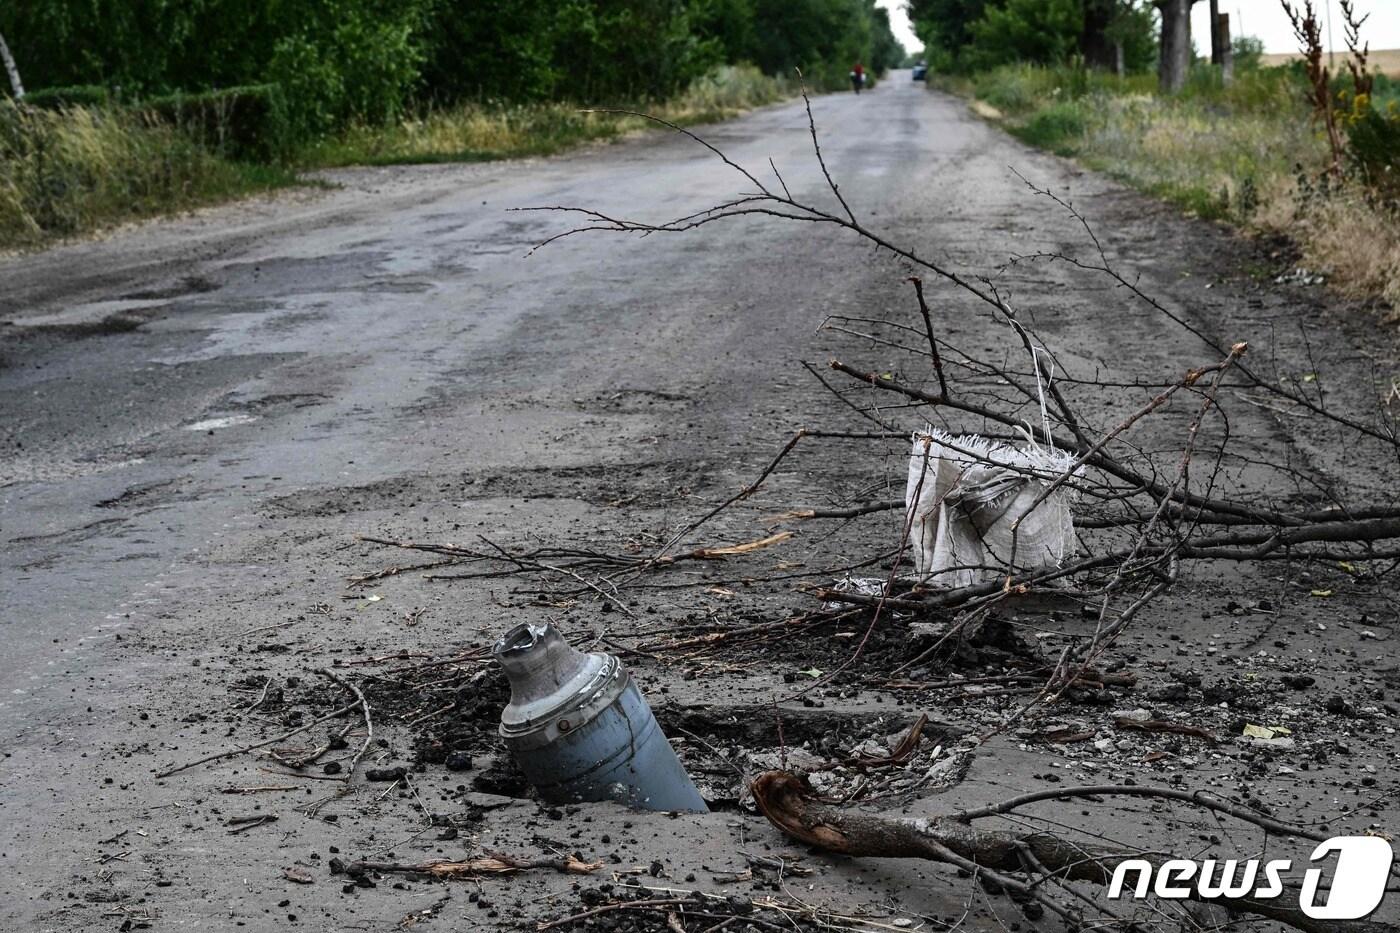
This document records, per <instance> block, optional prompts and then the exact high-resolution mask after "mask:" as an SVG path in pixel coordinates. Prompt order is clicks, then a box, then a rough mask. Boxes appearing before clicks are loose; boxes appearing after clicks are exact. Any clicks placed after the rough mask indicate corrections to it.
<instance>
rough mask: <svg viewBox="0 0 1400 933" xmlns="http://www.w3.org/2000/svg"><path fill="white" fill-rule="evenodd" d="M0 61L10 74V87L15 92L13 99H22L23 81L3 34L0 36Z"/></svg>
mask: <svg viewBox="0 0 1400 933" xmlns="http://www.w3.org/2000/svg"><path fill="white" fill-rule="evenodd" d="M0 62H3V63H4V65H5V72H6V74H8V75H9V76H10V88H11V89H12V90H13V91H14V92H15V100H24V83H23V82H22V81H20V79H19V69H18V68H16V67H15V59H14V56H13V55H11V54H10V47H9V46H8V45H6V44H5V37H4V36H0Z"/></svg>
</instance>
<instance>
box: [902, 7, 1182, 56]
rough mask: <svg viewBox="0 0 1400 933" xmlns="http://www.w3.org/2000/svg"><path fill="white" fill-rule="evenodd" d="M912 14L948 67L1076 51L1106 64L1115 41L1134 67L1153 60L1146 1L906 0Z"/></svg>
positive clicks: (924, 37)
mask: <svg viewBox="0 0 1400 933" xmlns="http://www.w3.org/2000/svg"><path fill="white" fill-rule="evenodd" d="M1091 7H1092V13H1093V15H1092V16H1091V17H1088V16H1086V13H1088V12H1090V10H1091ZM909 15H910V17H911V19H912V20H913V22H914V28H915V31H916V32H917V33H918V35H919V38H920V39H922V40H923V41H924V43H925V45H926V46H927V51H928V55H929V63H930V64H931V65H932V66H933V67H934V70H935V71H940V72H945V73H946V72H963V73H966V72H969V71H973V70H978V69H985V68H992V67H995V66H997V65H1001V64H1006V63H1010V62H1028V63H1035V64H1043V65H1060V64H1066V63H1069V62H1070V61H1071V60H1073V59H1075V58H1076V57H1084V58H1087V59H1088V60H1089V61H1091V62H1101V61H1102V56H1103V55H1104V52H1105V50H1106V51H1107V52H1109V53H1111V52H1112V50H1113V48H1114V46H1121V48H1122V51H1123V63H1124V67H1125V68H1126V70H1128V71H1129V72H1138V71H1146V70H1148V69H1150V68H1151V67H1153V65H1154V64H1155V61H1156V22H1155V19H1154V16H1155V14H1154V12H1153V7H1152V5H1151V3H1150V2H1148V0H909ZM1086 23H1088V24H1090V26H1088V27H1086ZM1090 27H1092V28H1090ZM1096 32H1097V33H1098V34H1095V33H1096ZM1108 57H1109V58H1110V59H1111V58H1113V56H1112V55H1111V54H1110V55H1109V56H1108ZM1110 64H1111V62H1110Z"/></svg>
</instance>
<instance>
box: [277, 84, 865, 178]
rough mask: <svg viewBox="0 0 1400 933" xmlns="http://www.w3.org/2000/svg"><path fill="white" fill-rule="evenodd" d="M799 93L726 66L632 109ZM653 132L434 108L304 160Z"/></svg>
mask: <svg viewBox="0 0 1400 933" xmlns="http://www.w3.org/2000/svg"><path fill="white" fill-rule="evenodd" d="M846 86H848V87H849V85H846ZM796 87H797V84H796V82H795V81H788V80H779V79H776V78H771V77H768V76H767V75H765V74H763V73H762V72H760V71H759V70H758V69H757V68H755V67H754V66H752V65H727V66H723V67H721V68H717V69H715V70H713V71H711V72H710V73H709V74H707V75H706V76H705V77H703V78H701V79H700V80H698V81H695V82H693V83H692V84H691V86H690V87H689V88H688V89H687V90H686V91H684V92H682V93H681V94H678V95H677V96H675V97H674V98H671V99H669V100H665V101H661V102H659V103H645V102H642V103H638V104H636V105H635V107H636V109H638V110H641V111H645V112H646V113H649V114H651V115H653V116H656V117H660V118H662V119H664V120H669V121H670V122H672V123H677V124H680V125H685V124H691V123H700V122H705V121H709V120H718V119H722V118H725V117H729V116H733V115H734V114H736V113H739V112H741V111H743V110H746V109H748V108H750V107H757V106H761V105H763V104H768V103H772V102H774V101H777V100H781V99H783V98H785V97H788V96H791V95H792V94H794V93H796ZM654 127H655V124H654V123H651V122H650V121H647V120H644V119H642V118H641V117H633V116H627V115H624V114H611V113H601V112H581V111H580V110H579V108H578V106H577V105H574V104H559V103H542V104H506V103H503V102H501V101H489V102H485V103H480V104H459V105H457V106H455V107H444V108H440V109H434V110H430V111H428V112H426V113H424V114H422V115H421V116H419V117H416V118H410V119H404V120H400V121H398V122H397V123H395V124H393V125H390V126H383V127H376V126H370V125H367V124H355V125H352V126H350V127H348V128H347V129H345V130H343V131H341V132H339V133H337V134H336V135H334V136H332V137H328V138H325V139H322V140H320V141H318V142H316V143H313V144H312V145H311V146H309V147H308V148H306V149H305V150H304V151H303V152H302V153H301V156H302V158H303V159H304V160H305V161H307V162H310V163H312V164H317V165H352V164H362V163H393V162H438V161H458V160H477V159H493V158H502V157H507V156H528V155H547V154H550V153H553V152H558V151H560V150H562V149H564V148H566V147H567V146H570V145H574V144H576V143H579V142H583V141H586V140H592V139H610V138H613V137H616V136H619V135H621V134H623V133H628V132H632V131H636V130H642V129H648V128H654Z"/></svg>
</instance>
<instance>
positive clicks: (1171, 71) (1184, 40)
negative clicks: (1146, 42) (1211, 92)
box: [1157, 0, 1193, 94]
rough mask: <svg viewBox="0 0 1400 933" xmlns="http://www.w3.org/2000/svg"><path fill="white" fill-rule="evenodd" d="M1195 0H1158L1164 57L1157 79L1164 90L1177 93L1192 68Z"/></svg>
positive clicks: (1162, 53)
mask: <svg viewBox="0 0 1400 933" xmlns="http://www.w3.org/2000/svg"><path fill="white" fill-rule="evenodd" d="M1192 2H1193V0H1159V2H1158V4H1157V7H1158V9H1160V10H1161V11H1162V41H1161V50H1160V54H1161V60H1160V61H1159V62H1158V64H1157V83H1158V85H1159V86H1160V87H1161V90H1162V93H1163V94H1175V93H1176V92H1177V91H1180V90H1181V89H1182V88H1183V87H1185V86H1186V73H1187V71H1189V70H1190V68H1191V4H1192Z"/></svg>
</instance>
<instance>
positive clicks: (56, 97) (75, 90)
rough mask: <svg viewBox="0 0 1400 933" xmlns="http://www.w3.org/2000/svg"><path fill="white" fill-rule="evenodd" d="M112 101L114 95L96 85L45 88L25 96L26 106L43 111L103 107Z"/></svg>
mask: <svg viewBox="0 0 1400 933" xmlns="http://www.w3.org/2000/svg"><path fill="white" fill-rule="evenodd" d="M111 99H112V95H111V94H110V93H109V92H108V90H107V89H106V88H105V87H99V86H98V85H96V84H77V85H74V86H73V87H45V88H40V89H39V90H37V91H30V92H29V93H27V94H25V95H24V102H25V103H26V104H28V105H29V106H31V107H39V108H41V109H43V110H62V109H63V108H64V107H102V106H105V105H106V104H107V103H109V102H110V101H111Z"/></svg>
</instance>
